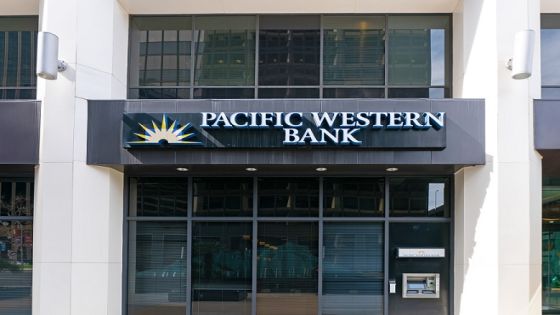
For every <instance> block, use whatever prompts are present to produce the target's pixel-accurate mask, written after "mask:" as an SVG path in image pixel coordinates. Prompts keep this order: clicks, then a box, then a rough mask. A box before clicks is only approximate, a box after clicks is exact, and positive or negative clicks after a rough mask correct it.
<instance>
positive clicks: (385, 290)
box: [383, 176, 390, 315]
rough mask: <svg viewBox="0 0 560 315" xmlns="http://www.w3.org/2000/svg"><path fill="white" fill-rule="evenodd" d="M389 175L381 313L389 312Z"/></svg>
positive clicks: (386, 313)
mask: <svg viewBox="0 0 560 315" xmlns="http://www.w3.org/2000/svg"><path fill="white" fill-rule="evenodd" d="M389 197H390V191H389V177H387V176H386V177H385V204H384V210H385V223H384V229H383V235H384V237H383V242H384V245H383V252H384V254H383V314H384V315H388V314H389V290H388V289H389V210H390V204H389Z"/></svg>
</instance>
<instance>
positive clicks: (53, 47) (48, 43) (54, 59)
mask: <svg viewBox="0 0 560 315" xmlns="http://www.w3.org/2000/svg"><path fill="white" fill-rule="evenodd" d="M66 67H67V65H66V62H64V61H62V60H58V36H56V35H54V34H53V33H49V32H39V33H38V35H37V76H38V77H40V78H43V79H45V80H56V78H57V76H58V72H62V71H64V70H66Z"/></svg>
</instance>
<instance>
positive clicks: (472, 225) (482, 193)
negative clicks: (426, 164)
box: [454, 154, 498, 314]
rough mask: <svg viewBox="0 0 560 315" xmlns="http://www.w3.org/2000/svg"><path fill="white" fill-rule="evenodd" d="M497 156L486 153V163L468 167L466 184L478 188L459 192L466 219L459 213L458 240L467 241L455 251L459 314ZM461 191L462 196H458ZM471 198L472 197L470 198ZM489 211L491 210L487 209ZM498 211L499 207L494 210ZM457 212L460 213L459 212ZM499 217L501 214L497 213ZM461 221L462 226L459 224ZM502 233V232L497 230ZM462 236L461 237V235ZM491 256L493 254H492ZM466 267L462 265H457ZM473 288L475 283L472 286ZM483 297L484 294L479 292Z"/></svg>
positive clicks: (456, 232) (465, 172) (456, 301)
mask: <svg viewBox="0 0 560 315" xmlns="http://www.w3.org/2000/svg"><path fill="white" fill-rule="evenodd" d="M493 162H494V157H493V156H492V155H488V154H487V155H486V165H484V166H474V167H467V168H465V169H464V170H463V171H462V172H463V174H462V176H463V184H462V186H463V185H464V183H468V185H469V187H474V189H475V190H476V191H474V190H473V189H471V188H469V187H467V188H465V187H463V189H462V191H460V192H459V191H456V199H455V200H456V202H461V201H462V202H463V205H462V206H461V207H460V208H461V210H460V211H461V213H460V215H461V216H462V218H458V215H456V216H455V240H457V239H462V240H463V242H462V244H461V245H460V246H455V248H456V250H460V249H461V248H462V249H463V251H462V252H456V254H455V263H454V264H455V266H454V272H455V287H454V289H455V290H454V297H455V298H454V304H455V314H461V310H462V301H463V295H464V294H465V293H467V292H466V291H467V290H466V288H467V287H466V286H465V278H466V276H467V275H468V274H469V268H470V267H471V265H470V261H471V259H472V258H473V255H474V249H475V246H476V239H475V238H476V232H477V228H478V226H479V219H480V216H481V213H482V208H483V206H484V202H485V200H486V198H487V196H488V187H489V185H490V180H491V176H492V173H493V172H494V164H493ZM458 193H461V194H462V195H460V196H458ZM466 198H468V200H466ZM465 202H468V203H469V204H468V207H465ZM487 211H489V210H487ZM490 211H495V209H490ZM456 214H459V213H458V212H456ZM496 216H497V213H496ZM458 223H461V224H462V226H458ZM496 233H498V231H496ZM458 236H459V237H460V238H457V237H458ZM489 258H490V257H489ZM457 267H462V268H460V269H459V268H457ZM469 287H472V286H469ZM483 288H484V286H478V287H477V288H476V289H479V290H480V289H483ZM478 295H479V296H480V294H478Z"/></svg>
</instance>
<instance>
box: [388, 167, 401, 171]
mask: <svg viewBox="0 0 560 315" xmlns="http://www.w3.org/2000/svg"><path fill="white" fill-rule="evenodd" d="M385 170H386V171H387V172H396V171H398V170H399V169H398V168H396V167H388V168H386V169H385Z"/></svg>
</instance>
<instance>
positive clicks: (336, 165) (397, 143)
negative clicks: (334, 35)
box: [87, 99, 485, 174]
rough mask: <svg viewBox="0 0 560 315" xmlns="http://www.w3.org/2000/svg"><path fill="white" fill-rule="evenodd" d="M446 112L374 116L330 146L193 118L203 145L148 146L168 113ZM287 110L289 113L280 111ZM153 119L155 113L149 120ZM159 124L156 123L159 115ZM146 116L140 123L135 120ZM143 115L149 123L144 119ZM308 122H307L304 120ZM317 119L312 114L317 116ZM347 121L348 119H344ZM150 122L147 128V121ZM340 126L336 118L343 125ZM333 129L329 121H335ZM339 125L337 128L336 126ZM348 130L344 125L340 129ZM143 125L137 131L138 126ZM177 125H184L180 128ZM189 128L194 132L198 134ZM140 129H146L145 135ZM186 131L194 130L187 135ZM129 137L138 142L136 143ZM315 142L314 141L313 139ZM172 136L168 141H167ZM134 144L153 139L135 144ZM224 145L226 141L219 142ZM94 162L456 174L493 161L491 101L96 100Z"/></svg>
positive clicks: (196, 168) (91, 130) (90, 155)
mask: <svg viewBox="0 0 560 315" xmlns="http://www.w3.org/2000/svg"><path fill="white" fill-rule="evenodd" d="M342 111H344V112H349V113H373V112H389V113H391V112H395V113H399V112H400V113H410V112H419V113H445V126H444V127H443V128H436V129H438V130H426V129H425V128H424V129H422V128H401V129H394V128H392V129H387V130H381V128H377V129H376V128H375V127H374V126H373V124H374V121H371V124H370V125H368V126H367V127H364V128H363V129H361V130H360V131H358V132H357V133H356V134H358V135H359V136H360V137H361V138H359V139H360V140H364V141H363V142H362V143H361V144H359V145H347V144H343V143H333V142H330V143H329V144H328V145H323V146H321V145H311V144H309V143H304V144H300V145H294V144H293V143H291V144H286V143H285V141H284V142H283V140H285V130H284V129H287V127H286V126H283V127H280V126H277V127H274V125H273V124H275V123H276V122H272V121H269V124H270V126H269V127H266V128H254V129H242V128H238V129H236V128H231V127H229V128H228V127H227V126H224V123H222V124H221V127H219V128H212V127H211V126H210V127H208V128H204V127H203V125H204V124H203V123H201V121H200V119H199V120H198V121H196V120H191V121H183V122H182V123H183V124H186V123H187V122H189V123H192V126H190V127H189V128H191V127H192V129H191V131H192V133H193V134H196V138H192V139H190V140H194V142H197V144H194V145H184V146H183V143H177V145H172V144H168V143H165V144H164V145H163V144H162V145H161V146H160V145H158V144H157V143H149V142H148V141H147V140H146V143H142V141H143V139H144V138H145V135H149V132H148V131H145V129H150V130H155V127H159V128H160V129H161V124H162V121H163V119H162V118H159V119H160V120H159V121H158V120H157V119H158V117H162V115H164V114H165V115H166V118H165V119H168V120H167V123H166V126H167V128H169V127H170V125H171V124H172V123H173V122H174V121H177V124H179V123H181V121H180V119H178V118H177V117H179V118H181V117H182V118H185V117H187V118H191V119H197V118H196V117H198V116H203V115H204V113H205V112H209V113H215V114H216V115H219V113H236V112H241V113H245V114H247V113H248V115H247V116H251V113H256V112H259V113H263V112H267V113H285V114H287V113H293V112H297V113H303V114H302V116H301V117H304V116H305V115H307V114H306V113H328V114H329V115H333V114H334V113H337V112H342ZM278 115H281V114H278ZM144 116H147V117H148V118H146V117H144ZM152 117H153V119H154V120H153V121H154V124H155V127H154V126H153V124H152V121H151V119H152ZM135 119H140V120H135ZM142 119H143V120H142ZM302 120H303V119H302ZM309 120H312V119H309ZM307 123H309V124H310V125H309V126H308V125H306V124H303V123H302V127H301V128H302V129H300V135H302V134H303V133H304V132H305V130H308V129H309V130H310V132H317V130H318V129H319V128H318V126H316V125H313V121H312V122H309V121H307ZM338 123H339V124H340V122H338ZM140 124H142V125H143V127H141V126H140ZM335 124H336V123H335ZM327 127H328V126H327ZM331 127H337V126H331ZM338 127H340V126H338ZM134 128H136V129H134ZM176 130H177V129H176ZM191 131H189V132H191ZM138 134H141V135H140V136H138ZM183 134H186V132H184V133H183ZM129 139H132V140H135V141H128V140H129ZM308 140H309V139H308ZM166 141H167V140H166ZM132 142H135V144H136V143H140V144H146V145H139V146H133V145H131V143H132ZM216 143H218V144H220V145H221V146H216ZM87 147H88V152H87V163H88V164H92V165H103V166H110V167H114V168H117V169H128V170H144V171H149V170H153V171H154V172H155V173H161V172H162V171H169V172H174V171H176V170H175V169H176V168H177V167H179V166H181V167H187V168H189V170H190V171H191V172H200V173H205V172H207V171H209V170H217V169H220V171H221V172H222V173H224V174H225V173H232V174H233V173H235V172H238V171H239V170H243V171H244V170H245V168H246V167H256V168H258V169H259V172H264V173H266V172H269V173H271V174H272V173H281V172H282V171H283V170H285V169H287V168H290V169H300V170H301V172H303V173H305V172H306V171H308V170H309V171H310V172H315V168H316V167H318V166H324V167H328V168H329V174H332V173H340V174H350V173H355V174H364V172H366V173H369V174H373V173H382V172H385V170H386V168H388V167H393V166H397V167H398V168H399V169H400V170H401V171H403V172H410V173H416V172H432V173H433V172H437V173H453V172H455V171H457V170H458V169H460V168H462V167H464V166H471V165H481V164H484V163H485V145H484V101H483V100H470V99H469V100H466V99H441V100H435V99H406V100H405V99H344V100H342V99H332V100H326V99H323V100H319V99H312V100H309V99H300V100H294V99H277V100H262V99H244V100H105V101H98V100H90V101H88V146H87Z"/></svg>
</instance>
